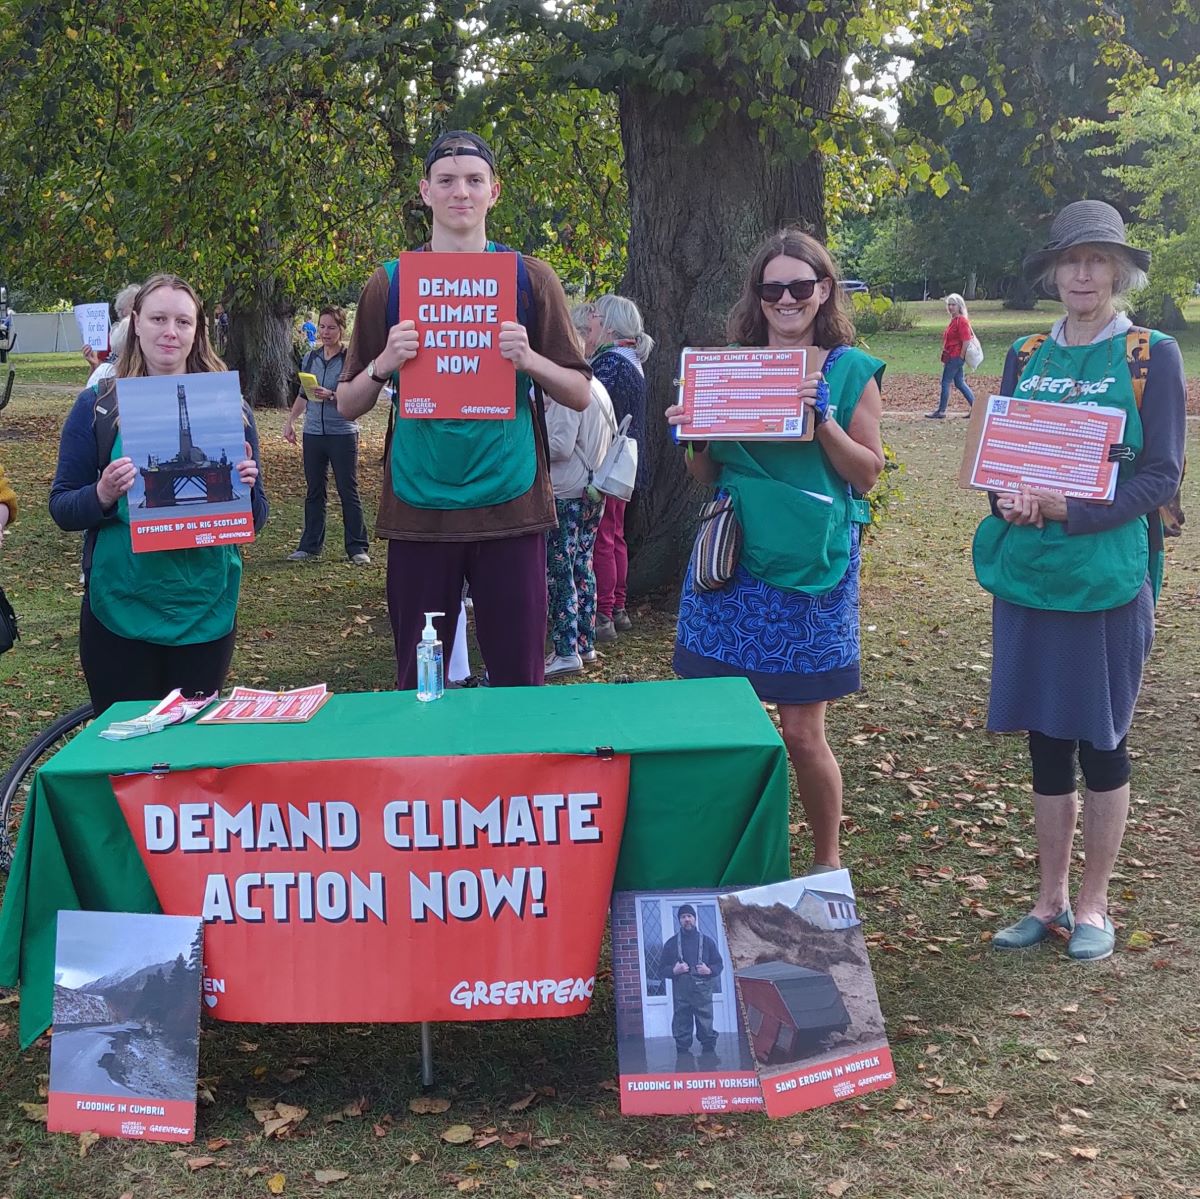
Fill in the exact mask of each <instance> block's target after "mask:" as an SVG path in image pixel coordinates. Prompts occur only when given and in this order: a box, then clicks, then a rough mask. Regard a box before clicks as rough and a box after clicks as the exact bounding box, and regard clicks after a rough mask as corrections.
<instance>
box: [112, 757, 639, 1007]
mask: <svg viewBox="0 0 1200 1199" xmlns="http://www.w3.org/2000/svg"><path fill="white" fill-rule="evenodd" d="M112 785H113V790H114V791H115V793H116V796H117V799H118V801H119V802H120V805H121V810H122V812H123V813H124V815H125V819H126V821H127V822H128V824H129V827H130V830H131V832H132V833H133V838H134V842H135V844H136V845H137V847H138V852H139V853H140V854H141V857H142V860H143V862H144V863H145V865H146V870H147V872H148V873H149V875H150V881H151V882H152V884H153V886H154V889H155V892H156V894H157V895H158V899H159V903H160V904H161V905H162V908H163V910H164V911H165V912H172V913H200V914H201V915H202V916H203V918H204V921H205V926H204V927H205V932H204V962H205V981H204V1003H205V1005H206V1006H207V1008H208V1010H209V1012H210V1014H211V1015H213V1016H215V1017H216V1018H218V1019H223V1020H235V1021H275V1022H285V1023H291V1022H296V1023H302V1022H319V1021H354V1020H364V1021H401V1022H411V1021H420V1020H497V1019H514V1018H528V1017H546V1016H570V1015H577V1014H579V1013H581V1012H583V1011H586V1010H587V1007H588V1003H589V1000H590V997H591V993H592V988H593V986H594V983H595V971H596V960H597V956H598V954H599V950H600V940H601V936H602V934H603V929H604V922H605V915H606V912H607V905H608V897H609V892H610V890H611V886H612V877H613V871H614V869H615V867H616V860H617V852H618V849H619V848H620V841H621V830H622V828H623V825H624V819H625V806H626V799H627V794H628V787H629V759H628V757H614V758H611V759H607V760H602V759H599V758H595V757H591V756H587V757H581V756H568V755H554V754H506V755H497V756H493V757H472V758H466V757H457V758H456V757H431V758H387V759H383V758H380V759H374V758H373V759H363V760H357V761H339V762H280V763H273V764H270V765H255V766H235V767H231V768H229V769H224V770H222V769H215V768H212V769H204V770H194V771H181V772H178V773H167V774H148V775H128V776H115V777H114V778H113V779H112Z"/></svg>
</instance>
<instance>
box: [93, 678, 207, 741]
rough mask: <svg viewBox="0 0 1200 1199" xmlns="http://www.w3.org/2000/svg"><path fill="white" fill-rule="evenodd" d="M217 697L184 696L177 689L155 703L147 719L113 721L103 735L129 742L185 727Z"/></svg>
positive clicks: (141, 717)
mask: <svg viewBox="0 0 1200 1199" xmlns="http://www.w3.org/2000/svg"><path fill="white" fill-rule="evenodd" d="M216 698H217V692H215V691H214V692H213V693H212V695H184V694H183V692H181V691H180V690H179V688H178V687H176V688H175V690H174V691H172V692H171V694H170V695H168V696H167V698H166V699H164V700H162V701H160V702H159V703H157V704H155V706H154V707H153V708H151V709H150V711H149V712H147V713H146V714H145V715H144V716H137V717H135V718H134V719H133V720H114V721H113V722H112V724H110V725H109V726H108V728H106V729H102V730H101V731H100V736H101V737H104V738H105V739H106V740H108V741H128V740H129V739H130V737H144V736H145V735H146V734H147V733H158V732H161V731H162V730H163V729H165V728H166V727H167V725H169V724H182V723H183V722H184V721H185V720H191V719H192V717H193V716H197V715H199V713H201V712H203V711H204V709H205V708H207V707H208V705H209V704H211V703H212V702H213V700H214V699H216Z"/></svg>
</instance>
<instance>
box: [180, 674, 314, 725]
mask: <svg viewBox="0 0 1200 1199" xmlns="http://www.w3.org/2000/svg"><path fill="white" fill-rule="evenodd" d="M327 699H329V688H328V687H326V686H325V684H324V683H316V684H314V685H313V686H311V687H297V688H296V689H295V690H294V691H257V690H255V689H254V688H253V687H235V688H234V689H233V693H232V694H231V695H230V697H229V698H228V699H223V700H222V701H221V702H220V703H219V704H217V706H216V707H215V708H213V709H212V711H210V712H206V713H205V714H204V715H203V716H202V717H201V719H200V723H201V724H299V723H302V722H303V721H305V720H310V719H311V718H312V717H313V716H315V715H316V713H317V712H318V711H319V710H320V708H321V707H322V706H323V705H324V703H325V701H326V700H327Z"/></svg>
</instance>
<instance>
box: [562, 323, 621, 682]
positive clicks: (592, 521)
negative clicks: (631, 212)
mask: <svg viewBox="0 0 1200 1199" xmlns="http://www.w3.org/2000/svg"><path fill="white" fill-rule="evenodd" d="M583 319H584V320H586V316H584V317H583ZM591 397H592V398H591V402H590V403H589V404H588V406H587V407H586V408H585V409H584V410H583V411H582V412H577V411H575V410H574V409H572V408H567V407H564V406H563V405H562V404H556V403H555V402H554V400H553V399H551V397H550V396H546V432H547V433H548V435H549V441H550V482H551V485H552V486H553V488H554V507H555V509H556V511H557V513H558V528H556V529H551V530H550V532H549V533H547V534H546V586H547V591H548V598H549V624H550V642H551V647H552V648H551V650H550V653H549V654H547V655H546V678H548V679H549V678H553V677H556V676H560V675H570V674H580V673H582V671H583V664H584V663H585V662H594V661H595V660H596V575H595V572H594V570H593V566H592V553H593V551H594V549H595V545H596V532H597V530H598V529H599V528H600V518H601V516H602V515H603V514H604V503H605V500H604V496H603V495H601V494H600V493H599V492H598V491H596V489H595V488H594V487H593V486H592V475H593V473H594V472H595V471H596V470H597V468H598V467H599V466H600V463H601V462H602V461H603V460H604V455H605V454H607V453H608V448H609V446H610V445H611V444H612V439H613V433H614V431H615V430H616V427H617V421H616V416H615V415H614V413H613V406H612V400H611V399H610V398H609V395H608V391H607V390H606V389H605V386H604V384H603V383H601V382H600V381H599V380H598V379H595V378H593V379H592V381H591Z"/></svg>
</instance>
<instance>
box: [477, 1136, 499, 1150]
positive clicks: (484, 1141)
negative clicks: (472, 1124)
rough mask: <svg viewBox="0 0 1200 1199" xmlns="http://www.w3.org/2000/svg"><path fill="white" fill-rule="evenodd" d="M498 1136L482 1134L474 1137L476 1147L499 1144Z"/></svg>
mask: <svg viewBox="0 0 1200 1199" xmlns="http://www.w3.org/2000/svg"><path fill="white" fill-rule="evenodd" d="M499 1144H500V1138H499V1137H498V1136H482V1137H476V1138H475V1148H476V1149H490V1148H491V1147H492V1146H493V1145H499Z"/></svg>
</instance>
